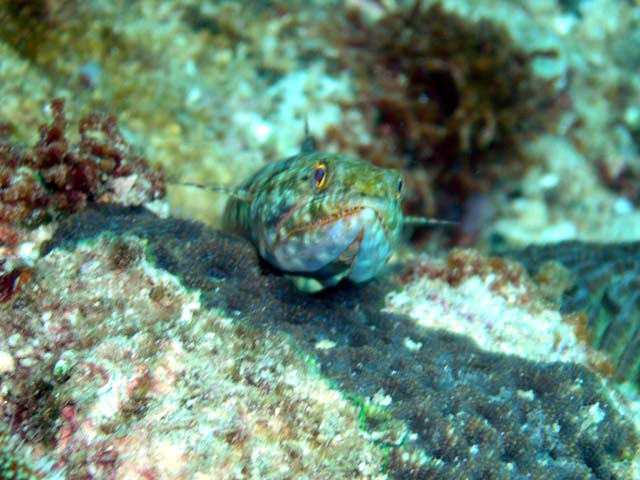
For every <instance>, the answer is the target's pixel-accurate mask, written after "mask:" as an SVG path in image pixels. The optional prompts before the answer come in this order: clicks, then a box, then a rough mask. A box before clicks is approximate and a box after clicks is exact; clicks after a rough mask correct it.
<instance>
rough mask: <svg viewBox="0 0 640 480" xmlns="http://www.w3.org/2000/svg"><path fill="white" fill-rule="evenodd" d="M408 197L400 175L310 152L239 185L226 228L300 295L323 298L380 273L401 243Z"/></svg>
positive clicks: (228, 208)
mask: <svg viewBox="0 0 640 480" xmlns="http://www.w3.org/2000/svg"><path fill="white" fill-rule="evenodd" d="M403 195H404V181H403V179H402V175H401V174H400V172H398V171H397V170H393V169H383V168H379V167H376V166H374V165H371V164H369V163H367V162H365V161H362V160H359V159H356V158H352V157H348V156H344V155H339V154H332V153H323V152H316V151H312V150H311V149H305V148H303V151H302V152H301V153H299V154H298V155H295V156H292V157H289V158H286V159H284V160H281V161H278V162H275V163H271V164H269V165H267V166H265V167H264V168H263V169H262V170H260V171H258V172H257V173H256V174H254V175H253V176H252V177H251V178H249V179H248V180H247V181H246V182H245V183H244V184H243V185H241V186H240V188H239V189H238V191H237V194H236V195H233V196H232V197H231V198H230V199H229V201H228V203H227V206H226V208H225V212H224V220H223V222H224V228H225V229H226V230H228V231H232V232H235V233H238V234H241V235H243V236H245V237H246V238H248V239H249V240H250V241H251V242H252V243H253V244H254V245H255V246H256V248H257V250H258V253H259V254H260V256H261V257H262V258H264V259H265V260H266V261H267V262H269V263H270V264H271V265H273V266H274V267H276V268H278V269H279V270H281V271H283V272H284V273H286V274H287V275H289V276H291V277H292V278H293V280H294V281H295V283H296V285H297V286H298V287H299V288H301V289H302V290H306V291H316V290H320V289H322V288H326V287H329V286H332V285H335V284H337V283H338V282H339V281H340V280H342V279H344V278H348V279H350V280H351V281H353V282H364V281H367V280H369V279H371V278H372V277H374V276H375V275H376V274H378V273H379V272H380V270H381V269H382V268H383V267H384V265H385V264H386V263H387V261H388V260H389V257H391V255H392V253H393V252H394V250H395V249H396V247H397V244H398V241H399V238H400V234H401V231H402V225H403V215H402V210H401V208H400V203H401V201H402V197H403Z"/></svg>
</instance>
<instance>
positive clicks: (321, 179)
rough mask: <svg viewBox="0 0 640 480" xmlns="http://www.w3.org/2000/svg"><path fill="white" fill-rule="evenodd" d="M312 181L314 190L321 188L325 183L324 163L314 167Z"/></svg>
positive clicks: (325, 167) (325, 168)
mask: <svg viewBox="0 0 640 480" xmlns="http://www.w3.org/2000/svg"><path fill="white" fill-rule="evenodd" d="M313 181H314V182H315V186H316V188H322V187H323V186H324V184H325V183H326V181H327V166H326V165H325V164H324V163H319V164H317V165H316V169H315V170H314V172H313Z"/></svg>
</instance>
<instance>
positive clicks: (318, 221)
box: [285, 206, 380, 238]
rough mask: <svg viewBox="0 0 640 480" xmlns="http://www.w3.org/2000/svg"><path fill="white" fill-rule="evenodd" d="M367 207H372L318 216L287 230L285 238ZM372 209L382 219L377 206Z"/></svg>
mask: <svg viewBox="0 0 640 480" xmlns="http://www.w3.org/2000/svg"><path fill="white" fill-rule="evenodd" d="M367 208H370V207H363V206H358V207H352V208H347V209H344V210H341V211H340V212H338V213H334V214H331V215H327V216H324V217H321V218H318V219H316V220H312V221H310V222H307V223H303V224H302V225H298V226H297V227H294V228H292V229H291V230H289V231H288V232H287V234H286V237H285V238H289V237H292V236H294V235H297V234H298V233H301V232H305V231H307V230H311V229H314V228H320V227H323V226H325V225H328V224H330V223H335V222H338V221H340V220H344V219H346V218H349V217H353V216H355V215H358V214H359V213H361V212H363V211H364V210H365V209H367ZM372 210H373V212H374V213H375V215H376V218H378V220H380V215H379V214H378V211H377V210H376V209H375V208H372Z"/></svg>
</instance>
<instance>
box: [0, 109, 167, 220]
mask: <svg viewBox="0 0 640 480" xmlns="http://www.w3.org/2000/svg"><path fill="white" fill-rule="evenodd" d="M51 112H52V115H53V118H52V121H51V123H50V124H48V125H43V126H42V127H41V128H40V138H39V140H38V141H37V143H36V144H35V145H34V146H33V147H32V148H27V149H25V148H21V147H18V146H16V145H14V144H13V143H11V141H10V140H9V139H8V135H6V132H4V131H3V132H2V133H3V134H4V135H3V136H2V137H1V138H0V222H4V223H7V224H13V225H14V226H15V225H21V224H22V225H24V224H26V225H35V224H39V223H42V222H43V221H46V220H49V219H51V218H54V217H55V216H56V215H57V214H59V213H71V212H75V211H78V210H80V209H82V208H83V207H84V206H86V205H87V204H88V203H91V202H101V201H116V202H120V203H125V204H140V203H143V202H144V201H149V200H153V199H156V198H160V197H162V196H164V194H165V188H164V184H163V177H162V173H161V172H159V171H158V170H156V169H153V168H151V167H150V165H149V163H148V162H147V161H146V160H145V159H144V158H142V157H140V156H138V155H135V154H134V153H133V152H132V149H131V147H130V146H129V145H128V144H127V143H126V141H125V140H124V138H123V137H122V135H121V134H120V131H119V129H118V127H117V124H116V120H115V118H114V117H113V116H109V115H102V114H97V113H93V114H91V115H89V116H88V117H85V118H83V119H82V120H81V121H80V124H79V128H78V133H79V136H80V139H79V141H78V142H77V143H72V142H71V141H70V140H69V138H68V135H67V121H66V118H65V114H64V101H63V100H62V99H56V100H53V101H52V102H51ZM131 176H135V177H134V178H135V181H134V186H133V187H132V188H129V190H128V191H127V192H125V193H126V195H123V192H122V191H121V189H119V184H118V181H117V180H118V179H124V178H126V177H131Z"/></svg>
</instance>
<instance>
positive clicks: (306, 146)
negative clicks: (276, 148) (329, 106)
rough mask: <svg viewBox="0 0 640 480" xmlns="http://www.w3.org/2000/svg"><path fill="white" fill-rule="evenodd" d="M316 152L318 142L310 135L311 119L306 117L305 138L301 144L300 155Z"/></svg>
mask: <svg viewBox="0 0 640 480" xmlns="http://www.w3.org/2000/svg"><path fill="white" fill-rule="evenodd" d="M315 151H316V141H315V139H314V138H313V136H311V134H310V133H309V119H308V118H307V117H304V138H303V139H302V143H301V144H300V153H312V152H315Z"/></svg>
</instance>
